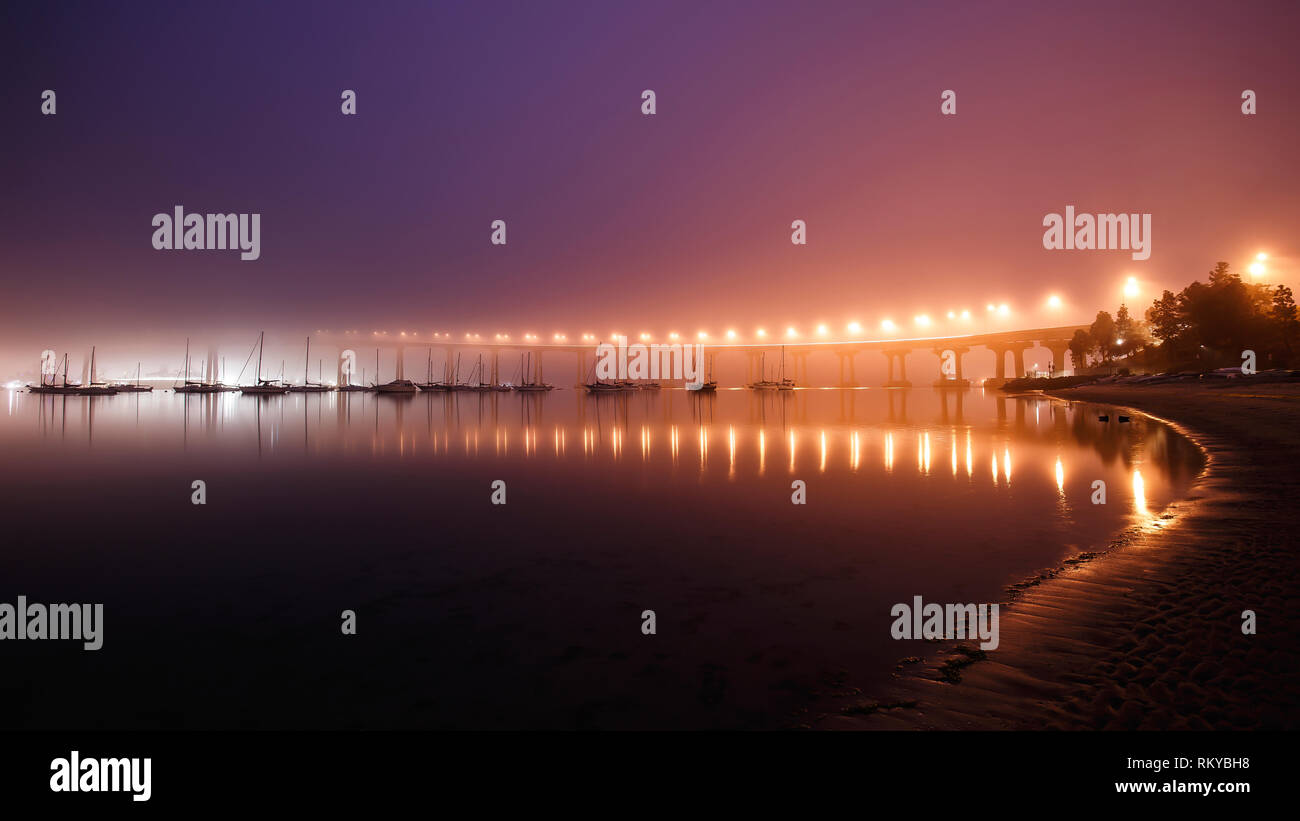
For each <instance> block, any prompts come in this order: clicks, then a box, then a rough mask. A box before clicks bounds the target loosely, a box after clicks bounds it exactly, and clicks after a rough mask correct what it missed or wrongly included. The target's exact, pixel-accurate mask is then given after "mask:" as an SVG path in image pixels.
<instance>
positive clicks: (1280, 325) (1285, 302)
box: [1269, 285, 1300, 357]
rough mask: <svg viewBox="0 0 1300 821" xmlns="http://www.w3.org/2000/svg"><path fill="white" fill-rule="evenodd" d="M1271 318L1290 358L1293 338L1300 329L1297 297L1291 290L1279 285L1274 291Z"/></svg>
mask: <svg viewBox="0 0 1300 821" xmlns="http://www.w3.org/2000/svg"><path fill="white" fill-rule="evenodd" d="M1269 316H1270V317H1271V318H1272V320H1273V322H1274V323H1276V325H1277V330H1278V334H1279V335H1280V336H1281V337H1282V345H1283V346H1284V347H1285V348H1286V353H1287V356H1288V357H1289V356H1290V355H1291V337H1292V336H1294V335H1295V331H1296V328H1297V327H1300V319H1297V316H1296V305H1295V295H1294V294H1293V293H1291V289H1290V288H1288V287H1287V286H1285V285H1279V286H1277V289H1276V290H1275V291H1273V305H1272V308H1271V309H1270V310H1269Z"/></svg>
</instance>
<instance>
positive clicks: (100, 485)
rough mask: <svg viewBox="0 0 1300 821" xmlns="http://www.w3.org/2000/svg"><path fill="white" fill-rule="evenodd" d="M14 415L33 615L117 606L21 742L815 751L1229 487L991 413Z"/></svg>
mask: <svg viewBox="0 0 1300 821" xmlns="http://www.w3.org/2000/svg"><path fill="white" fill-rule="evenodd" d="M0 399H2V400H3V402H4V403H5V404H4V412H3V413H2V414H0V452H3V453H4V454H5V469H4V471H3V480H2V482H3V486H2V490H3V496H2V497H0V498H3V502H2V503H0V515H2V516H3V519H2V521H3V526H4V528H5V530H6V531H7V533H8V538H6V539H5V546H4V548H3V549H2V550H0V602H10V603H12V602H14V601H15V600H16V597H17V596H18V595H20V594H22V595H26V596H27V597H28V600H29V601H42V602H103V603H104V610H105V616H104V618H105V625H104V648H103V649H102V650H100V651H98V652H85V651H83V650H81V649H80V644H76V643H73V642H31V641H28V642H5V645H4V646H0V650H3V651H4V652H5V654H6V665H5V668H6V669H5V673H4V675H3V680H2V682H0V705H4V706H3V707H0V726H5V727H58V728H84V727H111V728H119V727H164V728H167V727H491V728H504V727H561V728H567V727H650V728H664V727H772V726H787V725H789V724H790V723H793V722H794V721H795V720H796V719H793V718H792V716H794V715H795V714H796V711H797V710H800V709H803V708H810V709H813V710H816V709H817V697H818V695H819V694H825V693H829V692H832V691H836V690H839V689H843V688H844V687H857V688H861V689H862V690H863V691H865V692H867V693H870V692H871V690H872V688H873V687H879V686H880V685H881V684H883V683H885V682H887V681H888V679H889V676H890V674H891V672H892V671H893V670H894V667H895V664H896V663H897V660H898V659H899V658H901V657H905V656H910V655H914V654H918V653H920V652H922V651H923V650H924V649H925V645H923V644H921V643H918V642H906V641H894V640H892V639H891V638H890V637H889V626H890V624H891V622H892V619H891V617H890V615H889V610H890V607H891V606H892V605H893V604H894V603H896V602H910V601H911V600H912V597H913V596H915V595H920V596H922V597H923V598H924V599H925V600H926V601H935V602H952V603H966V602H973V603H979V602H996V601H1000V600H1003V599H1004V598H1005V594H1004V592H1003V591H1004V588H1005V587H1006V586H1007V585H1008V584H1012V583H1014V582H1016V581H1019V580H1021V579H1023V578H1025V577H1026V576H1028V575H1031V574H1033V573H1034V572H1036V571H1038V570H1040V569H1042V568H1045V567H1050V566H1054V565H1056V564H1057V563H1059V562H1060V561H1061V560H1062V559H1065V558H1068V557H1069V556H1072V555H1074V554H1076V553H1078V552H1080V551H1084V550H1089V549H1095V548H1097V547H1101V546H1104V545H1105V544H1106V543H1107V542H1108V540H1109V539H1110V538H1111V537H1112V536H1113V535H1114V534H1115V532H1117V531H1118V530H1120V529H1121V528H1123V527H1126V526H1129V525H1133V524H1139V525H1143V524H1149V523H1150V522H1151V521H1153V520H1154V519H1155V518H1156V517H1158V516H1159V515H1160V512H1161V510H1162V509H1163V508H1164V506H1165V505H1166V504H1167V503H1168V502H1170V501H1171V500H1173V499H1175V498H1177V497H1179V496H1180V495H1182V494H1183V493H1184V492H1185V491H1186V489H1187V487H1188V485H1189V483H1190V482H1191V480H1192V479H1193V478H1194V477H1195V474H1196V472H1197V470H1198V468H1199V464H1200V455H1199V451H1197V450H1196V449H1195V448H1194V447H1193V446H1192V445H1191V444H1190V443H1189V442H1187V441H1186V440H1185V439H1184V438H1182V437H1181V436H1179V435H1178V434H1176V433H1175V432H1173V431H1172V430H1170V429H1169V428H1167V427H1166V426H1165V425H1163V424H1160V423H1158V422H1155V421H1152V420H1147V419H1144V418H1141V417H1137V418H1134V419H1133V421H1132V422H1131V423H1128V424H1119V423H1118V422H1117V420H1116V416H1115V412H1114V411H1113V410H1109V412H1110V414H1111V419H1110V422H1109V423H1102V422H1099V421H1098V420H1097V414H1099V413H1105V412H1107V410H1108V409H1104V408H1097V407H1093V406H1086V405H1075V406H1067V405H1064V404H1061V403H1057V402H1053V401H1050V400H1046V399H1016V398H1006V397H1004V396H1001V395H999V394H997V393H996V392H988V393H984V392H982V391H981V390H979V389H975V390H971V391H966V392H961V393H958V392H941V391H933V390H928V389H924V390H923V389H917V390H906V391H903V390H853V391H841V390H806V391H798V392H795V393H794V394H781V395H754V394H751V393H749V392H746V391H721V392H719V393H718V394H717V395H716V396H692V395H688V394H686V393H684V392H682V391H668V390H665V391H663V392H659V393H653V392H640V393H636V394H631V395H624V396H603V397H588V396H585V395H582V394H579V393H575V392H574V391H572V390H557V391H555V392H553V393H550V394H546V395H535V396H522V395H514V394H507V395H473V394H456V395H445V394H421V395H416V396H409V397H400V396H376V395H372V394H360V393H354V394H325V395H288V396H283V397H279V396H277V397H264V398H254V397H245V396H241V395H239V394H219V395H214V396H189V397H185V396H180V395H176V394H172V393H171V392H167V391H155V392H154V393H153V394H123V395H118V396H113V397H102V398H84V397H69V398H63V397H41V396H35V395H31V394H25V393H18V392H13V391H9V392H6V393H5V394H4V395H3V397H0ZM195 480H202V481H203V482H205V483H206V494H207V503H206V504H205V505H202V506H199V505H194V504H191V494H192V493H193V491H192V489H191V488H192V482H194V481H195ZM496 480H501V481H504V482H505V483H506V499H507V504H505V505H493V504H492V503H491V501H490V497H491V495H492V489H491V487H492V483H493V482H494V481H496ZM795 480H802V481H803V482H804V483H806V488H807V490H806V493H807V504H806V505H794V504H792V503H791V494H792V492H793V491H792V489H791V483H792V482H793V481H795ZM1096 480H1102V481H1104V482H1105V483H1106V488H1107V503H1106V504H1105V505H1094V504H1092V503H1091V501H1090V500H1091V497H1092V496H1093V488H1092V485H1093V482H1094V481H1096ZM344 610H353V611H355V613H356V615H357V634H356V635H354V636H345V635H343V634H342V633H341V630H340V625H341V615H340V614H341V613H342V611H344ZM644 610H654V611H655V613H656V617H657V618H656V620H657V634H656V635H643V634H642V632H641V624H642V612H643V611H644Z"/></svg>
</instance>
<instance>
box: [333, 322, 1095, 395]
mask: <svg viewBox="0 0 1300 821" xmlns="http://www.w3.org/2000/svg"><path fill="white" fill-rule="evenodd" d="M1087 329H1088V326H1087V325H1063V326H1060V327H1055V328H1033V329H1028V330H1015V331H992V332H987V333H973V334H965V335H957V336H938V337H922V338H912V339H877V340H859V341H820V342H818V341H782V340H780V339H773V340H772V341H757V342H748V343H737V342H730V341H729V342H725V343H715V342H712V341H703V342H701V343H700V344H703V345H704V351H705V356H706V358H707V359H708V361H709V362H710V363H711V364H712V363H717V362H723V361H727V360H732V359H741V360H742V361H743V362H744V364H745V367H746V374H747V380H746V381H747V382H752V381H754V380H755V379H757V378H759V376H760V374H759V368H760V364H759V363H760V362H761V361H762V360H763V357H764V355H765V354H768V353H771V354H772V355H773V356H778V357H779V356H780V355H781V354H780V352H781V351H782V349H784V352H785V357H786V360H787V361H788V362H790V363H791V365H792V368H790V369H788V373H787V375H788V376H792V377H793V378H794V380H795V382H796V384H798V385H799V386H801V387H803V386H806V385H807V384H808V382H807V380H808V360H809V358H810V357H813V356H819V357H832V356H833V357H835V358H836V359H837V360H838V363H839V384H838V387H858V386H859V383H858V380H857V365H858V363H859V355H861V354H864V353H868V354H873V355H874V354H880V355H883V356H884V357H885V359H886V361H887V365H888V373H889V376H888V379H887V380H886V382H885V386H886V387H908V386H910V385H911V384H912V382H911V381H910V380H909V379H908V373H907V357H908V355H909V354H911V353H914V352H917V351H921V352H926V353H933V354H935V355H936V356H938V357H939V361H940V363H941V368H942V364H943V363H944V361H945V360H947V362H949V363H951V364H952V366H953V367H952V368H950V369H948V371H947V372H944V371H943V370H942V369H941V370H940V371H939V372H938V373H936V374H935V380H934V384H936V385H938V386H950V387H961V386H965V385H968V384H969V380H968V379H967V378H966V376H965V372H964V368H963V359H964V358H965V356H966V354H968V353H969V352H970V351H971V350H972V349H973V348H981V347H982V348H987V349H988V350H990V351H992V352H993V354H994V356H995V357H996V374H995V378H996V379H997V380H1006V379H1008V378H1010V377H1009V376H1008V370H1007V364H1006V362H1007V354H1012V362H1013V364H1012V370H1011V375H1013V376H1016V377H1021V376H1025V374H1026V372H1027V370H1028V368H1027V366H1026V363H1027V362H1028V361H1029V358H1028V357H1029V356H1030V353H1031V351H1034V350H1037V351H1040V352H1041V351H1046V352H1049V353H1050V354H1051V360H1050V361H1051V362H1052V364H1053V367H1054V371H1055V372H1056V373H1058V374H1060V373H1064V372H1065V354H1066V352H1067V351H1068V349H1069V344H1070V338H1071V337H1072V336H1073V335H1074V332H1075V331H1078V330H1084V331H1086V330H1087ZM313 339H314V340H319V341H322V342H325V343H327V344H332V345H337V346H338V347H339V348H340V349H341V350H352V351H354V352H355V354H356V357H357V361H358V362H364V361H366V359H367V354H368V352H369V351H370V350H371V349H381V350H385V351H389V352H392V353H395V354H396V357H397V362H398V365H397V367H398V376H399V378H400V377H401V376H402V374H401V368H402V363H403V362H404V361H405V357H406V352H407V350H415V349H418V350H421V351H423V350H427V349H434V350H437V351H441V352H442V353H443V359H442V361H441V362H437V363H435V366H434V376H435V378H439V377H441V375H442V372H443V367H444V363H446V362H453V361H454V360H455V358H456V355H457V354H458V353H459V354H461V356H462V357H463V358H465V359H466V361H467V362H468V363H469V364H470V365H471V366H472V364H473V363H474V362H475V361H476V358H477V357H479V356H483V357H484V370H485V371H487V370H488V368H490V371H489V372H488V373H487V374H485V377H487V378H489V379H490V380H491V381H492V382H500V381H501V379H500V375H501V356H502V355H503V354H505V355H507V356H508V357H509V356H519V355H521V354H525V353H531V354H532V367H533V369H534V373H533V376H534V377H535V378H536V379H537V380H539V381H540V380H542V379H543V369H544V365H545V364H546V363H550V364H551V367H552V370H554V368H555V367H557V366H558V367H563V366H562V365H560V362H561V361H563V362H564V364H570V363H572V366H573V367H575V368H576V370H575V374H576V376H575V380H576V381H575V385H580V384H582V383H584V382H586V381H587V379H588V378H589V373H590V367H591V363H592V362H594V359H595V356H596V348H597V346H598V344H599V343H600V341H599V340H595V339H593V338H591V337H590V335H588V337H587V339H586V340H585V341H583V342H581V343H573V342H569V341H567V340H564V339H561V340H558V341H549V342H548V341H543V340H542V339H541V338H539V337H538V336H535V335H531V334H526V335H525V336H524V337H523V338H522V339H509V338H504V337H503V336H498V338H495V339H489V340H483V339H478V338H469V339H453V338H451V335H450V334H414V333H412V334H405V333H403V334H401V335H394V334H389V333H382V334H381V333H377V332H376V333H365V332H344V333H339V332H329V331H324V332H318V333H317V334H316V335H315V336H314V337H313ZM605 341H611V340H605ZM652 342H654V343H658V344H661V345H673V344H687V340H680V339H677V338H671V339H666V340H665V339H655V340H650V339H646V338H645V337H644V336H643V337H641V338H638V339H629V340H628V344H629V345H632V344H636V343H640V344H651V343H652ZM507 361H509V360H507ZM342 368H343V364H342V358H340V363H339V382H340V384H342V382H343V376H344V375H343V371H342ZM769 370H770V368H769ZM462 375H463V373H462ZM423 376H424V374H423V373H421V374H418V377H419V378H422V377H423ZM668 381H669V380H665V382H668ZM929 382H930V380H929V379H923V381H922V383H921V384H927V383H929Z"/></svg>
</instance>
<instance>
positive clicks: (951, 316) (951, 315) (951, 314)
mask: <svg viewBox="0 0 1300 821" xmlns="http://www.w3.org/2000/svg"><path fill="white" fill-rule="evenodd" d="M948 318H949V319H956V318H957V312H956V311H949V312H948Z"/></svg>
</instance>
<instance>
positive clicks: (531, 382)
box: [515, 351, 555, 391]
mask: <svg viewBox="0 0 1300 821" xmlns="http://www.w3.org/2000/svg"><path fill="white" fill-rule="evenodd" d="M519 364H520V366H521V367H522V368H523V372H524V373H523V379H522V380H521V381H520V382H519V384H518V385H516V386H515V390H517V391H550V390H555V386H554V385H548V384H546V383H545V382H541V381H538V380H537V379H536V378H535V377H532V376H530V371H531V370H532V364H533V354H532V352H531V351H530V352H529V353H528V360H527V362H526V363H525V362H523V361H521V362H520V363H519Z"/></svg>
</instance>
